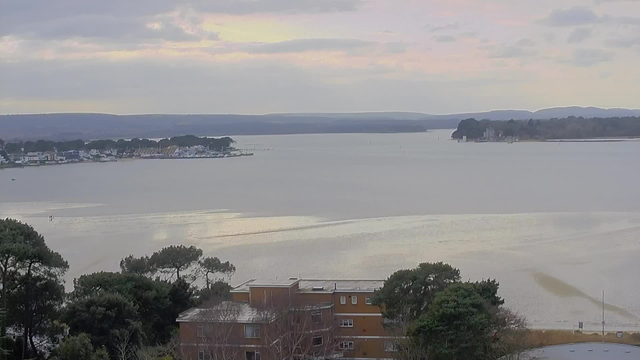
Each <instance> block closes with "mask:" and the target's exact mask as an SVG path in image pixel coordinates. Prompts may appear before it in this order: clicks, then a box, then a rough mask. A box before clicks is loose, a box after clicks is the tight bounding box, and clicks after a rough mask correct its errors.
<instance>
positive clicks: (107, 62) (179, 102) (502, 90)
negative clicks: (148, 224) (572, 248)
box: [0, 0, 640, 113]
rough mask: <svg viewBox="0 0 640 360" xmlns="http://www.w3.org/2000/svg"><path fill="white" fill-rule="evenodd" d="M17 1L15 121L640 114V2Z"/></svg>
mask: <svg viewBox="0 0 640 360" xmlns="http://www.w3.org/2000/svg"><path fill="white" fill-rule="evenodd" d="M1 7H2V11H0V78H1V79H3V81H2V82H0V113H12V112H36V111H108V112H115V113H130V112H186V113H199V112H205V113H207V112H238V113H265V112H287V111H366V110H371V111H374V110H407V111H424V112H430V113H444V112H458V111H477V110H489V109H492V108H518V107H520V108H528V109H535V108H540V107H546V106H560V105H569V104H572V105H574V104H575V105H595V106H619V107H640V103H639V101H640V100H639V99H638V97H637V96H632V94H637V93H638V92H639V91H640V89H639V88H638V84H639V83H640V70H638V68H637V64H638V63H639V62H640V51H639V50H640V39H639V38H638V34H639V33H640V1H637V0H627V1H622V0H619V1H616V0H595V1H593V2H589V3H588V4H587V5H585V2H584V1H583V0H556V1H551V0H522V1H506V0H486V1H474V0H451V1H440V0H181V1H179V2H176V1H174V0H136V1H130V0H110V1H96V0H56V1H50V0H5V1H4V2H2V5H1ZM602 74H607V76H601V75H602ZM354 94H357V95H354Z"/></svg>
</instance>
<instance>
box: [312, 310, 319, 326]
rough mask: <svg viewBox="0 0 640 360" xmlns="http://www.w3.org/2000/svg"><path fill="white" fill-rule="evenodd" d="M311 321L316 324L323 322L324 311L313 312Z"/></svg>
mask: <svg viewBox="0 0 640 360" xmlns="http://www.w3.org/2000/svg"><path fill="white" fill-rule="evenodd" d="M311 321H312V322H313V323H314V324H321V323H322V313H321V312H319V311H317V312H312V313H311Z"/></svg>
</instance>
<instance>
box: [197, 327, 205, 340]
mask: <svg viewBox="0 0 640 360" xmlns="http://www.w3.org/2000/svg"><path fill="white" fill-rule="evenodd" d="M198 337H204V326H203V325H198Z"/></svg>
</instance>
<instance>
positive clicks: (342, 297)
mask: <svg viewBox="0 0 640 360" xmlns="http://www.w3.org/2000/svg"><path fill="white" fill-rule="evenodd" d="M340 304H341V305H346V304H347V297H346V296H340Z"/></svg>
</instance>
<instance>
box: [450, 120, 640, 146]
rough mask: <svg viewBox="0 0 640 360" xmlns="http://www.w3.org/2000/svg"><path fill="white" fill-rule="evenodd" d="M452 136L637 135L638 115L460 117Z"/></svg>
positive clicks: (492, 138)
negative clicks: (536, 118)
mask: <svg viewBox="0 0 640 360" xmlns="http://www.w3.org/2000/svg"><path fill="white" fill-rule="evenodd" d="M451 137H452V138H453V139H460V140H462V139H467V140H476V139H482V140H486V141H510V140H514V139H515V140H553V139H556V140H557V139H597V138H634V137H640V117H609V118H583V117H573V116H572V117H567V118H562V119H550V120H533V119H530V120H509V121H493V120H480V121H478V120H476V119H465V120H462V121H460V123H459V124H458V129H457V130H456V131H454V132H453V134H452V135H451Z"/></svg>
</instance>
